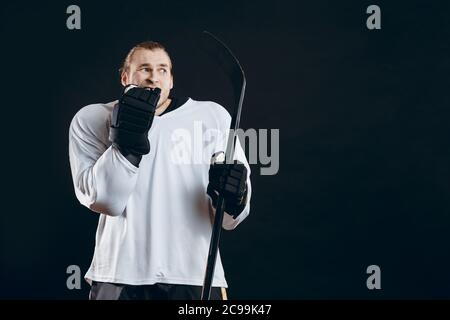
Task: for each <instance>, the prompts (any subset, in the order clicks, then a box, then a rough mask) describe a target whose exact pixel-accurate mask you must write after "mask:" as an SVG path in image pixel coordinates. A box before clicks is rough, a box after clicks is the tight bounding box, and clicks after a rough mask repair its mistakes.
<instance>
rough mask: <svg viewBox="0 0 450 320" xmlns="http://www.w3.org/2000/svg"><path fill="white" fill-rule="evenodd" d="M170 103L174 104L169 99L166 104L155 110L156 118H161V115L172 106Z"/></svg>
mask: <svg viewBox="0 0 450 320" xmlns="http://www.w3.org/2000/svg"><path fill="white" fill-rule="evenodd" d="M170 102H172V100H171V99H167V100H166V101H164V103H163V104H162V105H160V106H158V107H157V108H156V110H155V116H159V115H160V114H161V113H163V112H164V111H165V110H166V109H167V107H168V106H169V105H170Z"/></svg>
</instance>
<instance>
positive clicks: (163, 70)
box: [159, 68, 167, 74]
mask: <svg viewBox="0 0 450 320" xmlns="http://www.w3.org/2000/svg"><path fill="white" fill-rule="evenodd" d="M159 72H161V73H162V74H166V73H167V69H164V68H161V69H159Z"/></svg>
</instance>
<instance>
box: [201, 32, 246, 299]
mask: <svg viewBox="0 0 450 320" xmlns="http://www.w3.org/2000/svg"><path fill="white" fill-rule="evenodd" d="M205 33H206V34H207V35H209V36H210V37H212V38H213V39H214V40H215V41H217V43H220V45H221V46H223V49H224V50H226V52H227V53H228V59H230V60H229V61H228V63H233V64H234V68H232V69H233V71H234V74H232V82H233V87H234V90H235V95H237V92H239V97H238V100H237V103H235V108H234V111H233V115H232V118H231V124H230V131H229V134H228V140H227V147H226V152H225V162H227V159H233V158H234V149H235V142H236V140H235V139H236V131H237V129H238V128H239V123H240V118H241V111H242V103H243V101H244V95H245V86H246V80H245V75H244V72H243V70H242V68H241V66H240V64H239V62H238V61H237V59H236V57H235V56H234V55H233V54H232V53H231V50H230V49H229V48H228V47H227V46H226V45H225V44H224V43H223V42H222V41H220V40H219V39H217V38H216V37H215V36H213V35H212V34H210V33H208V32H205ZM230 61H231V62H230ZM222 62H223V61H222ZM236 73H238V74H239V76H240V77H238V80H236V79H234V78H235V75H236ZM238 90H239V91H238ZM224 208H225V199H224V198H223V196H222V195H221V194H219V197H218V200H217V204H216V213H215V216H214V223H213V228H212V234H211V242H210V245H209V251H208V260H207V264H206V272H205V279H204V283H203V290H202V296H201V299H202V300H209V299H210V296H211V287H212V281H213V278H214V271H215V266H216V262H217V254H218V251H219V243H220V236H221V231H222V224H223V217H224Z"/></svg>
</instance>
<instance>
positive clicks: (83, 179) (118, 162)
mask: <svg viewBox="0 0 450 320" xmlns="http://www.w3.org/2000/svg"><path fill="white" fill-rule="evenodd" d="M72 162H76V160H74V161H72V160H71V164H72ZM73 171H74V172H73V177H74V187H75V193H76V196H77V198H78V200H79V201H80V203H81V204H83V205H84V206H86V207H88V208H89V209H91V210H92V211H95V212H98V213H102V214H107V215H111V216H119V215H121V214H122V213H123V211H124V210H125V208H126V204H127V202H128V199H129V197H130V195H131V193H132V192H133V190H134V188H135V185H136V181H137V171H138V168H136V167H135V166H134V165H132V164H131V163H130V162H129V161H128V160H127V159H126V158H125V157H124V156H123V155H122V154H121V153H120V151H119V150H118V149H116V148H115V147H112V146H111V147H109V148H108V149H107V150H106V151H105V152H104V153H103V154H102V155H101V156H100V158H98V159H97V161H96V162H95V164H94V165H91V166H86V167H85V168H84V169H83V170H80V171H79V172H77V170H73Z"/></svg>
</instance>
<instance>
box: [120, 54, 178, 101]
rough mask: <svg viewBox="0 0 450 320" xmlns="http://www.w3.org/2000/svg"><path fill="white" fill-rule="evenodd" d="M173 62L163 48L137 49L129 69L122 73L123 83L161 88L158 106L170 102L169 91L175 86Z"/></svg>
mask: <svg viewBox="0 0 450 320" xmlns="http://www.w3.org/2000/svg"><path fill="white" fill-rule="evenodd" d="M171 66H172V65H171V62H170V58H169V56H168V55H167V53H166V52H165V51H164V50H162V49H154V50H149V49H137V50H136V51H135V52H134V53H133V55H132V57H131V61H130V66H129V68H128V70H127V71H125V72H123V73H122V76H121V81H122V85H123V86H126V85H129V84H135V85H137V86H140V87H149V88H156V87H158V88H160V89H161V97H160V99H159V102H158V106H157V108H160V107H162V106H164V107H167V106H168V105H169V104H170V100H169V99H168V98H169V92H170V90H171V89H172V88H173V77H172V73H171V71H170V70H171Z"/></svg>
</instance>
